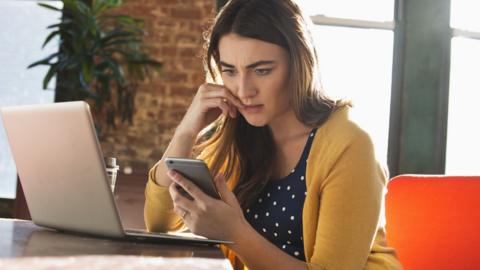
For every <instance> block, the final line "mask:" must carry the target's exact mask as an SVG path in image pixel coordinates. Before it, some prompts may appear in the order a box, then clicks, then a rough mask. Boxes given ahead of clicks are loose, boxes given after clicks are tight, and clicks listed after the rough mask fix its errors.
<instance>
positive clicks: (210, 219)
mask: <svg viewBox="0 0 480 270" xmlns="http://www.w3.org/2000/svg"><path fill="white" fill-rule="evenodd" d="M168 176H169V177H170V178H171V179H172V181H173V183H172V184H171V185H170V187H169V191H170V196H171V197H172V200H173V204H174V208H173V210H174V211H175V213H176V214H177V215H178V216H180V217H182V219H183V222H184V224H185V225H186V226H187V227H188V228H189V229H190V230H191V231H192V232H193V233H195V234H198V235H202V236H205V237H208V238H214V239H224V240H230V241H235V239H237V237H238V234H239V233H241V232H242V231H244V230H243V228H244V227H243V226H247V224H248V223H247V221H246V220H245V218H244V215H243V212H242V208H241V207H240V204H239V203H238V200H237V198H236V197H235V194H233V192H231V191H230V190H229V189H228V188H227V184H226V182H225V177H224V176H223V175H222V174H219V175H217V176H216V177H215V179H214V183H215V186H216V188H217V190H218V193H219V195H220V197H221V198H222V199H215V198H213V197H211V196H209V195H207V194H205V193H204V192H203V191H202V190H201V189H200V188H199V187H198V186H197V185H195V184H194V183H193V182H191V181H190V180H189V179H187V178H185V177H183V176H182V175H181V174H180V173H177V172H175V171H173V170H169V171H168ZM177 185H179V186H180V187H182V188H183V189H184V190H185V191H186V192H187V193H188V194H189V195H190V196H191V197H192V198H193V200H191V199H189V198H187V197H185V196H184V195H182V194H181V192H180V191H179V190H178V188H177Z"/></svg>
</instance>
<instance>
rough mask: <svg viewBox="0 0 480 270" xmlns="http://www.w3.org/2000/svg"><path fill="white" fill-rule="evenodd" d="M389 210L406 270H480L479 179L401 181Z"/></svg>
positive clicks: (391, 193)
mask: <svg viewBox="0 0 480 270" xmlns="http://www.w3.org/2000/svg"><path fill="white" fill-rule="evenodd" d="M385 207H386V208H385V211H386V219H387V226H386V229H387V241H388V244H389V245H390V246H393V247H394V248H395V249H396V250H397V255H398V258H399V260H400V262H402V264H403V266H404V268H405V269H406V270H431V269H435V270H442V269H445V270H446V269H448V270H452V269H461V270H470V269H472V270H473V269H480V176H444V175H399V176H396V177H394V178H392V179H391V180H390V182H389V183H388V193H387V196H386V202H385Z"/></svg>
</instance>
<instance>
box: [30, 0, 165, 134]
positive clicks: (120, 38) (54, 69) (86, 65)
mask: <svg viewBox="0 0 480 270" xmlns="http://www.w3.org/2000/svg"><path fill="white" fill-rule="evenodd" d="M62 2H63V9H59V8H57V7H54V6H51V5H48V4H44V3H40V4H39V5H40V6H42V7H44V8H47V9H50V10H53V11H56V12H60V13H61V15H62V16H61V19H60V21H59V22H58V23H56V24H53V25H50V26H48V28H49V29H52V32H51V33H50V34H49V35H48V36H47V37H46V39H45V42H44V43H43V46H45V45H46V44H47V43H49V42H50V41H51V40H52V39H54V38H55V37H59V40H60V46H59V50H58V52H56V53H53V54H51V55H49V56H47V57H46V58H44V59H42V60H39V61H37V62H35V63H32V64H31V65H30V66H28V68H31V67H35V66H38V65H47V66H49V69H48V72H47V73H46V75H45V77H44V79H43V88H44V89H46V88H47V85H48V83H49V82H50V81H51V79H52V78H53V77H54V76H57V85H56V89H55V101H57V102H61V101H73V100H87V101H89V103H91V105H93V111H94V114H96V115H97V116H98V118H100V119H102V120H101V121H96V123H95V124H96V127H97V131H98V132H99V133H101V129H102V123H107V124H109V125H112V126H115V119H116V118H120V119H121V121H122V122H124V121H127V120H128V121H129V122H130V123H131V122H132V115H133V113H134V98H135V92H136V87H137V84H138V82H140V81H143V80H145V79H146V78H148V77H149V76H150V75H151V71H152V68H153V70H154V71H155V70H158V69H159V68H160V67H161V63H160V62H158V61H157V60H155V59H153V58H151V57H149V56H148V55H147V54H146V53H145V49H146V45H145V44H144V43H143V41H142V37H143V35H144V34H145V33H144V31H143V21H142V20H139V19H135V18H132V17H130V16H128V15H119V14H114V13H113V10H112V9H114V8H115V7H119V6H120V5H121V4H122V2H121V1H120V0H93V1H92V3H91V5H89V4H86V3H85V2H83V1H82V0H62ZM97 120H98V119H97Z"/></svg>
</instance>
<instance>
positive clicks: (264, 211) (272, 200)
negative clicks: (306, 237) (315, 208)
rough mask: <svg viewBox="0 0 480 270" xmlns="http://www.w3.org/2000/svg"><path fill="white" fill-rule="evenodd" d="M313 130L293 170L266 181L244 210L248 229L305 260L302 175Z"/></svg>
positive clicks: (303, 187) (304, 186) (305, 193)
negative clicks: (248, 224) (251, 203)
mask: <svg viewBox="0 0 480 270" xmlns="http://www.w3.org/2000/svg"><path fill="white" fill-rule="evenodd" d="M315 132H316V129H314V130H312V132H311V133H310V136H309V137H308V140H307V142H306V144H305V147H304V149H303V152H302V155H301V157H300V160H299V161H298V163H297V165H296V166H295V168H294V169H293V170H292V171H291V172H290V174H289V175H287V176H286V177H284V178H281V179H278V180H272V181H269V182H268V184H267V185H266V186H265V188H264V189H263V191H262V192H261V193H260V195H259V196H258V198H257V201H256V203H255V204H253V205H252V206H250V207H249V208H247V209H246V210H245V217H246V219H247V221H248V222H249V223H250V225H251V226H252V227H253V228H254V229H255V230H256V231H257V232H258V233H260V234H261V235H263V236H264V237H265V238H266V239H268V240H269V241H270V242H271V243H273V244H275V245H276V246H277V247H278V248H280V249H282V250H283V251H285V252H286V253H288V254H290V255H292V256H294V257H296V258H298V259H300V260H305V253H304V249H303V230H302V210H303V203H304V201H305V196H306V195H307V191H306V184H305V171H306V166H307V157H308V154H309V152H310V147H311V145H312V141H313V138H314V136H315Z"/></svg>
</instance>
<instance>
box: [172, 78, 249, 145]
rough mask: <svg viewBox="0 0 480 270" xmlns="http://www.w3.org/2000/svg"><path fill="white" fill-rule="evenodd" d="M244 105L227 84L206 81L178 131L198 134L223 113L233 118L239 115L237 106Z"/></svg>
mask: <svg viewBox="0 0 480 270" xmlns="http://www.w3.org/2000/svg"><path fill="white" fill-rule="evenodd" d="M243 106H244V105H243V104H242V102H241V101H240V100H239V99H238V98H237V97H236V96H235V95H233V94H232V92H231V91H230V90H228V89H227V88H226V87H225V86H222V85H217V84H211V83H204V84H202V85H201V86H200V87H199V88H198V91H197V94H196V95H195V97H194V98H193V101H192V103H191V104H190V107H189V108H188V110H187V113H186V114H185V116H184V117H183V120H182V122H181V123H180V125H179V126H178V128H177V131H178V130H180V131H183V132H185V133H187V134H193V135H194V136H196V135H197V134H198V133H199V132H200V131H201V130H202V129H203V128H205V127H206V126H207V125H209V124H210V123H212V122H213V121H214V120H215V119H217V118H218V117H219V116H220V114H221V113H223V114H224V115H225V116H226V117H232V118H233V117H236V115H237V108H243Z"/></svg>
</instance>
